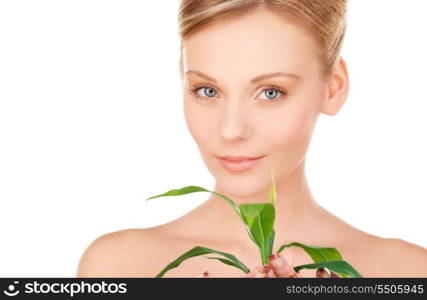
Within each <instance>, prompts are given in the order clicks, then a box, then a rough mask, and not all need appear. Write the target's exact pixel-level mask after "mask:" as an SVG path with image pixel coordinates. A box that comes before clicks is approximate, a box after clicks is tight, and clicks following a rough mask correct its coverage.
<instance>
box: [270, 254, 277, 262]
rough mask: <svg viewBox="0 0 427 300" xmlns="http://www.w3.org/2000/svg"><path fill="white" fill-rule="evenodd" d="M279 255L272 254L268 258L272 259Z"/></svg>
mask: <svg viewBox="0 0 427 300" xmlns="http://www.w3.org/2000/svg"><path fill="white" fill-rule="evenodd" d="M277 257H278V256H277V255H276V254H271V255H270V256H269V257H268V259H269V260H270V261H272V260H273V259H276V258H277Z"/></svg>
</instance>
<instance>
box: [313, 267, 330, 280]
mask: <svg viewBox="0 0 427 300" xmlns="http://www.w3.org/2000/svg"><path fill="white" fill-rule="evenodd" d="M316 277H318V278H328V277H331V276H330V274H329V272H328V270H327V269H324V268H320V269H317V271H316Z"/></svg>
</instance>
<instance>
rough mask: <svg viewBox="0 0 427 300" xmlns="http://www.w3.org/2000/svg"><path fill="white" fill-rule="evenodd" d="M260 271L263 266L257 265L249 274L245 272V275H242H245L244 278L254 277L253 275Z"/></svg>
mask: <svg viewBox="0 0 427 300" xmlns="http://www.w3.org/2000/svg"><path fill="white" fill-rule="evenodd" d="M260 271H262V267H256V268H253V269H252V270H251V271H250V272H249V273H247V274H245V275H244V276H241V277H243V278H252V277H255V274H256V273H257V272H260Z"/></svg>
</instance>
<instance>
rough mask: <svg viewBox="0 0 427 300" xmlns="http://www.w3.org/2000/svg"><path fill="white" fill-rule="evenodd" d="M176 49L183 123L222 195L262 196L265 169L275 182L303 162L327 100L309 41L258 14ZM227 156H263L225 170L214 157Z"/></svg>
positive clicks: (214, 27)
mask: <svg viewBox="0 0 427 300" xmlns="http://www.w3.org/2000/svg"><path fill="white" fill-rule="evenodd" d="M182 45H183V52H182V54H183V71H184V79H183V87H184V113H185V118H186V123H187V126H188V128H189V130H190V133H191V135H192V137H193V138H194V140H195V142H196V143H197V145H198V148H199V150H200V153H201V155H202V158H203V160H204V162H205V164H206V166H207V168H208V169H209V171H210V172H211V174H212V175H213V176H214V177H215V179H216V182H217V184H218V185H219V186H220V187H221V189H222V190H223V192H224V193H225V194H226V195H230V196H231V195H234V196H236V197H243V198H244V197H250V196H251V195H254V194H257V193H260V192H263V191H265V190H269V189H270V187H271V176H270V165H272V166H274V171H275V177H276V180H277V182H279V181H282V182H283V180H286V177H287V176H288V175H289V174H290V173H291V172H292V171H293V170H294V169H295V168H296V167H297V166H298V165H300V164H301V163H302V162H303V159H304V157H305V154H306V151H307V149H308V146H309V142H310V138H311V134H312V131H313V128H314V125H315V122H316V119H317V117H318V115H319V110H320V106H321V103H322V101H323V100H324V99H325V97H326V95H327V84H326V82H325V80H323V79H322V77H321V75H320V65H319V62H318V61H317V60H316V57H315V55H314V51H313V47H314V41H313V40H312V39H311V37H310V36H309V34H308V33H307V32H306V31H304V30H303V29H302V28H300V27H298V25H293V24H292V23H290V22H288V21H286V20H284V19H283V18H280V17H278V16H276V15H274V14H271V13H270V12H268V11H264V10H263V11H257V12H255V13H251V14H250V15H246V16H243V17H239V18H235V19H233V20H232V21H229V22H228V21H227V22H225V21H221V22H218V23H214V24H210V25H209V26H207V27H206V28H203V29H202V30H200V31H199V32H196V33H194V34H193V35H192V36H190V37H189V38H187V39H185V40H184V41H183V44H182ZM278 72H281V73H284V74H282V75H278V74H276V73H278ZM269 74H273V75H272V76H267V75H269ZM275 74H276V75H275ZM261 76H262V77H261ZM256 78H257V79H256ZM254 79H255V80H254ZM227 155H230V156H249V157H258V156H262V155H265V156H264V157H263V158H262V159H260V160H258V162H257V164H256V165H255V166H254V167H252V168H250V169H248V170H246V171H230V170H229V169H227V168H225V167H224V166H223V165H222V164H221V163H220V161H219V159H218V158H217V156H227Z"/></svg>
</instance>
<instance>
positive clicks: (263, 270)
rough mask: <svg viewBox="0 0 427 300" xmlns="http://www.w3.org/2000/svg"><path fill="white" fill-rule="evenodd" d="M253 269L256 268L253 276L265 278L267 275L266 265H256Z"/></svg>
mask: <svg viewBox="0 0 427 300" xmlns="http://www.w3.org/2000/svg"><path fill="white" fill-rule="evenodd" d="M255 269H256V271H255V274H254V276H253V277H255V278H265V277H267V273H268V270H267V267H265V266H262V267H257V268H255Z"/></svg>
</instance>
